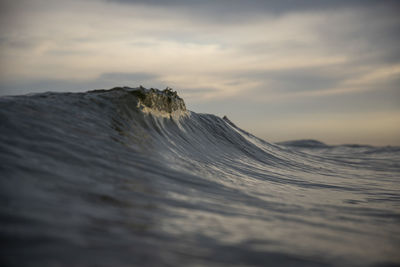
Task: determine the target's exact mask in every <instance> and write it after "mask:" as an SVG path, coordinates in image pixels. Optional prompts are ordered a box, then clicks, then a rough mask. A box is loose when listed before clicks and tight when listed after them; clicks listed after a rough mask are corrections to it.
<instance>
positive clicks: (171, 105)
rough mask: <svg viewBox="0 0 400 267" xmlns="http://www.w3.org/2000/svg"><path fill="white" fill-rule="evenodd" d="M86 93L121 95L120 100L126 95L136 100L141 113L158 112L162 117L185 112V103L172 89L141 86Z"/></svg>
mask: <svg viewBox="0 0 400 267" xmlns="http://www.w3.org/2000/svg"><path fill="white" fill-rule="evenodd" d="M88 93H96V94H99V93H100V94H114V93H118V94H122V95H121V98H126V96H127V95H131V96H134V97H135V98H136V100H137V101H136V102H137V107H138V108H140V109H141V110H142V111H143V112H146V113H149V112H152V113H154V111H156V112H160V113H161V114H162V115H166V114H165V113H169V114H171V113H174V112H177V111H178V112H186V105H185V102H184V101H183V99H182V98H181V97H179V96H178V93H177V92H176V91H173V90H172V88H169V87H167V88H165V89H164V90H158V89H155V88H150V89H147V88H144V87H143V86H140V87H137V88H130V87H115V88H112V89H109V90H105V89H100V90H93V91H88Z"/></svg>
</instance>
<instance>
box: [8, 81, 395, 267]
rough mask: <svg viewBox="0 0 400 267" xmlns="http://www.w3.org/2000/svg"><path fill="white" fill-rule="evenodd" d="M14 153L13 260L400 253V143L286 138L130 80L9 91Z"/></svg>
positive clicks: (336, 260)
mask: <svg viewBox="0 0 400 267" xmlns="http://www.w3.org/2000/svg"><path fill="white" fill-rule="evenodd" d="M266 123H267V122H266ZM0 162H1V164H0V242H1V243H0V244H1V247H0V248H1V250H0V266H18V267H19V266H28V267H29V266H40V267H46V266H57V267H64V266H65V267H67V266H68V267H69V266H399V265H400V148H399V147H371V146H362V145H345V146H327V145H325V144H322V143H320V142H317V141H312V140H303V141H294V142H285V143H281V144H272V143H269V142H267V141H264V140H261V139H259V138H257V137H255V136H253V135H252V134H250V133H248V132H246V131H244V130H242V129H240V128H238V127H236V126H235V124H234V123H232V122H231V121H230V120H229V119H228V118H226V117H224V118H220V117H217V116H215V115H210V114H199V113H195V112H191V111H189V110H186V107H185V105H184V102H183V100H182V99H180V98H179V97H178V96H177V95H176V94H175V93H173V92H171V91H169V90H166V91H158V90H148V89H144V88H127V87H124V88H114V89H112V90H96V91H89V92H86V93H51V92H48V93H41V94H30V95H23V96H4V97H1V98H0Z"/></svg>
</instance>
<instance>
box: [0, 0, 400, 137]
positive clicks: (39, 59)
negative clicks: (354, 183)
mask: <svg viewBox="0 0 400 267" xmlns="http://www.w3.org/2000/svg"><path fill="white" fill-rule="evenodd" d="M0 3H1V4H0V5H1V6H0V95H16V94H25V93H32V92H43V91H74V92H76V91H87V90H91V89H96V88H111V87H114V86H123V85H126V86H131V87H137V86H139V85H143V86H145V87H156V88H161V89H163V88H165V87H166V86H170V87H172V88H174V89H176V90H177V91H178V93H179V95H181V96H182V97H183V98H184V99H185V102H186V105H187V106H188V108H189V109H190V110H193V111H196V112H201V113H213V114H216V115H219V116H222V115H227V116H228V117H229V118H230V119H231V120H232V121H233V122H235V123H236V124H237V125H238V126H240V127H241V128H244V129H245V130H247V131H249V132H252V133H253V134H255V135H257V136H259V137H261V138H263V139H265V140H267V141H271V142H276V141H284V140H291V139H302V138H312V139H318V140H320V141H323V142H326V143H329V144H339V143H364V144H373V145H400V45H399V44H400V42H399V38H400V16H399V14H400V2H399V1H384V0H381V1H368V0H364V1H355V0H353V1H351V0H347V1H342V0H340V1H337V0H336V1H331V0H330V1H328V0H326V1H324V0H319V1H316V0H293V1H289V0H286V1H284V0H279V1H278V0H275V1H261V0H254V1H251V0H247V1H245V0H241V1H239V0H221V1H218V0H215V1H210V0H203V1H196V0H185V1H184V0H173V1H168V0H166V1H165V0H146V1H145V0H142V1H135V0H79V1H77V0H69V1H65V0H64V1H58V0H52V1H50V0H49V1H44V0H20V1H15V0H10V1H5V0H0Z"/></svg>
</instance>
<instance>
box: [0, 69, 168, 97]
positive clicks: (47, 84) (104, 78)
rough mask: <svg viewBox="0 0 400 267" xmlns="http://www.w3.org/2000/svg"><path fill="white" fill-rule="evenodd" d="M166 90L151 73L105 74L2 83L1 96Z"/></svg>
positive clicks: (0, 83)
mask: <svg viewBox="0 0 400 267" xmlns="http://www.w3.org/2000/svg"><path fill="white" fill-rule="evenodd" d="M139 85H143V86H145V87H159V88H164V87H166V85H164V83H163V82H162V81H161V80H160V79H159V77H158V76H157V75H155V74H151V73H118V72H110V73H103V74H101V75H99V76H98V77H97V78H94V79H89V80H67V79H45V80H29V79H26V80H18V81H10V82H5V81H1V82H0V95H19V94H26V93H33V92H35V93H38V92H45V91H62V92H84V91H88V90H93V89H108V88H112V87H115V86H131V87H137V86H139Z"/></svg>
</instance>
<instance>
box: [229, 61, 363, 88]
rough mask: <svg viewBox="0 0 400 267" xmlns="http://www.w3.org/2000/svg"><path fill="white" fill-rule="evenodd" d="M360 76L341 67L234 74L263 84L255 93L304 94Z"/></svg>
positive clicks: (354, 70)
mask: <svg viewBox="0 0 400 267" xmlns="http://www.w3.org/2000/svg"><path fill="white" fill-rule="evenodd" d="M356 74H360V72H359V71H358V70H356V69H353V70H351V69H348V68H346V67H345V66H343V65H334V66H323V67H304V68H292V69H283V70H271V71H251V72H247V73H246V72H245V73H236V74H235V75H234V77H240V78H245V79H247V80H251V81H258V82H260V83H261V84H263V86H262V87H259V88H258V89H256V91H258V92H260V91H264V90H266V89H267V91H268V92H281V93H282V92H286V93H290V92H304V91H317V90H318V91H319V90H328V89H330V88H332V87H335V86H337V85H339V84H340V83H341V82H343V81H344V80H346V79H348V78H351V77H354V75H356Z"/></svg>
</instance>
